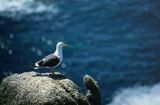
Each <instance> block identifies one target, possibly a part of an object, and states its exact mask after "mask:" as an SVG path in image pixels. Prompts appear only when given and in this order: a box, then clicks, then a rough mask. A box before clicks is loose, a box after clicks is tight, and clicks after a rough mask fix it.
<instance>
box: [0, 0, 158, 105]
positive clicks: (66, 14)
mask: <svg viewBox="0 0 160 105" xmlns="http://www.w3.org/2000/svg"><path fill="white" fill-rule="evenodd" d="M59 41H63V42H65V43H67V44H69V45H70V46H71V47H70V48H65V49H63V52H64V61H63V63H62V65H61V66H60V67H59V68H57V70H58V71H59V72H62V73H64V74H66V75H67V76H68V77H69V78H70V79H71V80H73V81H74V82H75V83H76V84H77V85H78V86H80V88H81V91H82V92H83V93H85V91H86V90H85V88H84V85H83V82H82V81H83V76H84V75H85V74H89V75H91V76H93V77H94V78H95V79H96V80H97V81H98V84H99V86H100V89H101V97H102V103H103V105H160V100H159V97H160V1H159V0H0V75H1V79H2V77H5V76H7V75H10V74H12V73H22V72H27V71H28V67H29V66H30V65H31V64H33V63H35V62H36V61H37V60H39V59H41V58H43V57H44V56H46V55H47V54H50V53H52V52H54V50H55V45H56V43H57V42H59ZM37 72H50V70H48V69H40V70H37Z"/></svg>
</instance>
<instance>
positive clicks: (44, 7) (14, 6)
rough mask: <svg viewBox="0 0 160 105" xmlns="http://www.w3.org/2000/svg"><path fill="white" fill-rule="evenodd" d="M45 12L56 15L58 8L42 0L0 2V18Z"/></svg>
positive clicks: (5, 0) (0, 0)
mask: <svg viewBox="0 0 160 105" xmlns="http://www.w3.org/2000/svg"><path fill="white" fill-rule="evenodd" d="M43 12H50V13H56V12H57V7H56V6H55V5H53V3H50V4H49V3H44V2H42V1H40V0H39V1H38V0H0V16H5V17H22V16H24V15H29V14H33V13H43Z"/></svg>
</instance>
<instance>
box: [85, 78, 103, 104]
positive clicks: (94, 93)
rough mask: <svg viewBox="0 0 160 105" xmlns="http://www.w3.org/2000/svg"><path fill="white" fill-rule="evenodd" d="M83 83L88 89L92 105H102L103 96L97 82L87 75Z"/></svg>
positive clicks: (88, 97)
mask: <svg viewBox="0 0 160 105" xmlns="http://www.w3.org/2000/svg"><path fill="white" fill-rule="evenodd" d="M83 83H84V85H85V87H86V88H87V93H86V97H87V99H88V101H89V103H90V104H91V105H101V97H100V96H101V95H100V90H99V86H98V84H97V82H96V81H95V80H94V79H93V78H92V77H91V76H89V75H85V76H84V78H83Z"/></svg>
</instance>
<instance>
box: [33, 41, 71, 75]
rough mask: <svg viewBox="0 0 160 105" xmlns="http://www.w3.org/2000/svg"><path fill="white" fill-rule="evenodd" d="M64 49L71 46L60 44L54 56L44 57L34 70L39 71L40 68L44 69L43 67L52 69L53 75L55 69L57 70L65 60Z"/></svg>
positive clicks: (34, 66)
mask: <svg viewBox="0 0 160 105" xmlns="http://www.w3.org/2000/svg"><path fill="white" fill-rule="evenodd" d="M63 47H69V46H68V45H67V44H65V43H63V42H58V43H57V46H56V50H55V52H54V53H52V54H49V55H47V56H46V57H44V58H43V59H41V60H39V61H37V62H36V63H35V64H34V65H33V68H34V69H39V68H43V67H44V68H50V69H52V73H54V72H53V69H54V68H56V67H57V66H59V65H60V64H61V62H62V60H63V52H62V48H63Z"/></svg>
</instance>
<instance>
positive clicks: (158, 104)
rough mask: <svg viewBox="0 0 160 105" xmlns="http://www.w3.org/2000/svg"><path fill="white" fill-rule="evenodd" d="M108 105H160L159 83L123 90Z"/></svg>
mask: <svg viewBox="0 0 160 105" xmlns="http://www.w3.org/2000/svg"><path fill="white" fill-rule="evenodd" d="M108 105H160V83H159V84H156V85H154V86H141V87H134V88H127V89H124V90H122V91H121V92H118V94H117V95H116V96H115V97H114V99H113V101H112V102H111V103H110V104H108Z"/></svg>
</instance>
